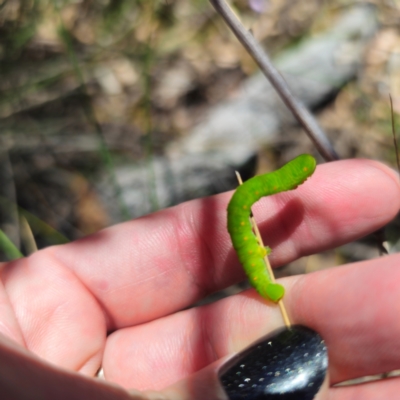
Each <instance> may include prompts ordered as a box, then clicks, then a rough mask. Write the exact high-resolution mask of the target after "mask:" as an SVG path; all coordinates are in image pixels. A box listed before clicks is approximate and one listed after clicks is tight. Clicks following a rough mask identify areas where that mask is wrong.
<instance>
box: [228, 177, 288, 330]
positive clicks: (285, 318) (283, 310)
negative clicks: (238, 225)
mask: <svg viewBox="0 0 400 400" xmlns="http://www.w3.org/2000/svg"><path fill="white" fill-rule="evenodd" d="M235 172H236V177H237V180H238V181H239V185H242V184H243V181H242V177H241V176H240V173H239V172H238V171H235ZM250 222H251V226H252V228H253V231H254V233H255V235H256V237H257V241H258V244H259V245H260V246H261V247H262V248H264V247H265V246H264V242H263V240H262V237H261V234H260V230H259V229H258V226H257V223H256V221H255V219H254V216H253V214H252V213H251V217H250ZM264 261H265V264H266V266H267V270H268V274H269V276H270V279H271V281H272V283H275V282H276V281H275V276H274V272H273V270H272V267H271V263H270V262H269V259H268V256H267V255H266V256H265V257H264ZM278 306H279V309H280V311H281V314H282V318H283V321H284V323H285V325H286V326H287V327H288V328H290V326H291V323H290V319H289V316H288V313H287V311H286V308H285V305H284V304H283V300H282V299H281V300H279V301H278Z"/></svg>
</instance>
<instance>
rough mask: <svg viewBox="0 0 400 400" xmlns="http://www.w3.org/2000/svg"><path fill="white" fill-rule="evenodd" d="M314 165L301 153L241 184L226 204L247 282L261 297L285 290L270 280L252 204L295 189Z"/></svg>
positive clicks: (273, 296) (273, 297) (275, 298)
mask: <svg viewBox="0 0 400 400" xmlns="http://www.w3.org/2000/svg"><path fill="white" fill-rule="evenodd" d="M315 167H316V161H315V159H314V157H312V156H310V155H308V154H302V155H300V156H298V157H296V158H295V159H293V160H292V161H290V162H288V163H287V164H285V165H284V166H283V167H282V168H280V169H278V170H276V171H274V172H271V173H268V174H264V175H259V176H255V177H254V178H251V179H249V180H248V181H246V182H245V183H243V185H240V186H239V187H238V188H237V189H236V191H235V193H234V194H233V196H232V199H231V201H230V202H229V204H228V232H229V234H230V236H231V240H232V243H233V247H234V248H235V250H236V253H237V255H238V257H239V260H240V262H241V263H242V265H243V268H244V270H245V272H246V275H247V276H248V278H249V281H250V284H251V285H252V286H253V287H254V288H255V289H256V290H257V292H258V293H259V294H260V295H261V296H262V297H264V298H266V299H269V300H272V301H274V302H278V301H279V300H280V299H281V298H282V297H283V295H284V293H285V290H284V288H283V286H282V285H279V284H277V283H273V282H272V281H271V277H270V276H269V273H268V270H267V267H266V265H265V261H264V257H265V255H267V254H269V253H270V252H271V250H270V249H269V247H266V248H263V247H261V246H260V245H259V244H258V242H257V239H256V237H255V235H254V233H253V231H252V228H251V224H250V213H251V206H252V205H253V204H254V203H255V202H256V201H258V200H260V198H261V197H264V196H270V195H272V194H276V193H279V192H284V191H286V190H292V189H296V187H297V186H299V185H301V184H302V183H303V182H304V181H305V180H306V179H307V178H308V177H310V176H311V175H312V174H313V173H314V171H315Z"/></svg>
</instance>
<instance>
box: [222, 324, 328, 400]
mask: <svg viewBox="0 0 400 400" xmlns="http://www.w3.org/2000/svg"><path fill="white" fill-rule="evenodd" d="M327 369H328V354H327V349H326V346H325V343H324V341H323V339H322V338H321V336H320V335H319V334H318V333H317V332H315V331H313V330H311V329H309V328H306V327H304V326H301V325H294V326H292V327H291V328H281V329H278V330H276V331H274V332H271V333H270V334H268V335H266V336H264V337H263V338H261V339H260V340H258V341H257V342H255V343H253V344H252V345H251V346H250V347H248V348H247V349H245V350H244V351H242V352H241V353H239V354H237V355H236V356H234V357H233V358H231V359H230V360H228V361H227V363H226V364H224V365H223V366H222V367H221V368H220V370H219V372H218V376H219V379H220V382H221V384H222V387H223V388H224V390H225V392H226V394H227V395H228V397H229V399H230V400H312V399H313V398H314V396H315V395H316V394H317V393H318V391H319V389H320V387H321V385H322V383H323V381H324V379H325V375H326V372H327Z"/></svg>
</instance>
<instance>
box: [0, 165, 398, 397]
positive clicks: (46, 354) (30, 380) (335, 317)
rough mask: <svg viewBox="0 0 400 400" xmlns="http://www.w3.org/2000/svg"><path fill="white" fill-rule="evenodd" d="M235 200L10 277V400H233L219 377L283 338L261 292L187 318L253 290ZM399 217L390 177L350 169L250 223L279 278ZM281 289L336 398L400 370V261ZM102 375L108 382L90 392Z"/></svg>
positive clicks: (262, 209) (1, 311)
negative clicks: (317, 338)
mask: <svg viewBox="0 0 400 400" xmlns="http://www.w3.org/2000/svg"><path fill="white" fill-rule="evenodd" d="M230 196H231V193H226V194H222V195H218V196H214V197H211V198H207V199H202V200H196V201H192V202H188V203H185V204H183V205H181V206H177V207H174V208H170V209H168V210H165V211H161V212H159V213H156V214H152V215H150V216H147V217H144V218H141V219H138V220H135V221H130V222H127V223H124V224H120V225H117V226H114V227H111V228H108V229H106V230H104V231H101V232H99V233H97V234H95V235H93V236H90V237H88V238H86V239H84V240H81V241H77V242H74V243H71V244H68V245H64V246H59V247H53V248H48V249H46V250H42V251H40V252H37V253H36V254H35V255H33V256H31V257H29V258H27V259H21V260H18V261H16V262H14V263H9V264H4V265H3V266H2V269H1V275H0V277H1V286H0V393H2V395H3V394H4V398H7V399H16V400H25V399H33V398H39V397H40V396H41V397H40V398H41V399H44V400H47V399H49V400H53V399H55V398H57V399H61V400H63V399H71V398H73V399H75V400H81V399H82V400H83V399H85V400H86V399H88V398H96V399H113V400H119V399H128V398H131V399H132V398H133V399H147V398H151V399H155V398H158V399H160V398H162V399H167V400H175V399H179V400H181V399H188V400H189V399H190V400H197V399H199V400H200V399H202V400H203V399H204V398H205V397H204V396H205V395H206V396H207V397H206V398H209V399H221V400H223V399H224V395H223V393H222V392H221V391H220V389H218V386H217V384H216V379H215V371H216V369H217V368H218V366H219V365H220V364H221V363H222V362H223V360H224V358H226V357H227V356H229V355H230V354H232V353H234V352H237V351H240V350H241V349H243V348H244V347H246V346H247V345H249V344H250V343H251V342H253V341H254V340H255V339H257V338H258V337H260V336H262V335H264V334H266V333H268V332H270V331H271V330H273V329H275V328H276V327H278V326H281V325H282V324H283V323H282V320H281V316H280V313H279V308H278V307H277V306H276V305H273V304H272V303H269V302H267V301H265V300H262V299H261V298H260V297H259V296H258V295H257V294H256V292H255V291H254V290H253V289H251V290H248V291H246V292H243V293H241V294H239V295H236V296H232V297H230V298H226V299H223V300H221V301H219V302H216V303H214V304H211V305H208V306H204V307H198V308H191V309H189V310H186V311H179V310H182V309H184V308H185V307H187V306H189V305H190V304H192V303H194V302H195V301H197V300H200V299H201V298H203V297H204V296H205V295H206V294H207V293H210V292H214V291H216V290H219V289H222V288H224V287H227V286H229V285H231V284H233V283H235V282H238V281H241V280H243V279H244V272H243V270H242V268H241V266H240V264H239V262H238V260H237V258H236V256H235V253H234V251H233V249H232V244H231V243H230V240H229V235H228V233H227V231H226V212H225V209H226V205H227V203H228V201H229V199H230ZM399 208H400V185H399V180H398V177H397V175H396V174H395V173H394V172H392V171H391V170H390V169H388V168H387V167H385V166H384V165H382V164H380V163H377V162H373V161H367V160H349V161H340V162H335V163H330V164H324V165H321V166H319V167H318V168H317V171H316V172H315V174H314V175H313V177H312V178H310V179H309V180H308V181H307V183H306V184H304V185H302V186H300V187H299V188H298V189H296V190H295V191H292V192H285V193H280V194H279V195H277V196H272V197H267V198H265V199H262V200H261V201H260V202H259V203H257V205H256V206H255V207H254V210H253V211H254V214H255V216H256V219H257V221H258V223H259V226H260V229H261V232H262V234H263V237H264V239H265V243H266V244H268V245H269V246H270V247H271V248H272V249H273V253H272V256H271V262H272V264H273V265H275V266H278V265H281V264H283V263H287V262H289V261H292V260H295V259H297V258H299V257H301V256H303V255H306V254H312V253H316V252H319V251H321V250H324V249H327V248H333V247H336V246H338V245H341V244H344V243H347V242H349V241H352V240H354V239H356V238H358V237H362V236H364V235H365V234H367V233H369V232H372V231H374V230H376V229H377V228H379V227H380V226H382V225H384V224H386V223H387V222H389V221H390V220H391V219H392V218H393V217H394V216H395V215H396V214H397V212H398V210H399ZM279 282H280V283H282V284H283V285H284V286H285V289H286V294H285V298H284V301H285V305H286V308H287V310H288V313H289V315H290V318H291V320H292V322H293V323H299V324H302V325H306V326H308V327H310V328H312V329H314V330H316V331H318V332H319V333H320V334H321V335H322V337H324V339H325V340H326V343H327V345H328V349H329V356H330V368H329V373H330V378H331V384H334V383H337V382H340V381H343V380H347V379H351V378H354V377H358V376H365V375H372V374H377V373H382V372H386V371H390V370H394V369H400V345H399V344H398V337H399V336H400V323H399V318H398V316H399V315H400V290H399V289H398V287H399V286H398V282H400V255H392V256H387V257H383V258H377V259H375V260H371V261H367V262H363V263H358V264H352V265H347V266H345V267H338V268H334V269H329V270H323V271H320V272H318V273H313V274H309V275H306V276H295V277H288V278H285V279H282V280H280V281H279ZM107 331H108V332H112V333H111V334H109V335H108V336H107V334H106V332H107ZM100 365H102V366H103V368H104V372H105V376H106V381H105V382H104V381H102V382H101V381H99V380H97V379H92V378H91V377H93V376H94V375H95V374H96V371H97V370H98V368H99V367H100ZM76 371H79V372H80V374H76V373H75V372H76ZM85 376H86V377H88V378H86V377H85ZM178 381H180V382H179V383H176V382H178ZM110 383H115V384H117V385H119V386H117V385H111V384H110ZM204 387H207V390H208V393H207V394H205V392H204ZM132 388H135V389H137V390H138V391H130V392H128V391H127V390H128V389H132ZM139 391H140V392H139ZM143 391H144V392H143ZM398 393H400V378H394V379H389V380H383V381H379V382H375V383H370V384H367V385H360V386H352V387H347V388H331V389H329V391H328V392H327V394H326V395H324V396H322V397H321V399H322V400H324V399H329V400H339V399H340V400H350V399H373V400H377V399H390V398H396V395H398ZM35 396H36V397H35Z"/></svg>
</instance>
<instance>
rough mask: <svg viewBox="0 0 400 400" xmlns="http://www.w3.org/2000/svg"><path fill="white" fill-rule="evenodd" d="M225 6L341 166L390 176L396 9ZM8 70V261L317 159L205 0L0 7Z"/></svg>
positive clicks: (315, 1) (4, 173) (76, 0)
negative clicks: (348, 163) (376, 168)
mask: <svg viewBox="0 0 400 400" xmlns="http://www.w3.org/2000/svg"><path fill="white" fill-rule="evenodd" d="M231 4H232V7H233V8H234V10H235V12H236V13H237V14H238V15H239V16H240V18H241V20H242V22H243V24H244V25H245V26H246V27H247V28H248V29H251V31H252V33H253V35H254V36H255V37H256V38H257V39H258V40H259V41H260V42H261V43H262V45H263V46H264V48H265V49H266V50H267V51H268V53H269V55H270V56H271V57H272V59H273V60H274V61H275V62H276V65H277V66H278V67H279V68H280V69H281V70H282V71H284V72H283V73H284V76H285V79H287V81H288V83H289V84H290V85H291V86H292V87H293V88H294V92H295V93H296V94H297V95H298V96H299V98H300V99H301V100H302V101H304V102H305V104H306V105H307V106H309V107H310V108H311V109H312V110H313V112H314V114H315V115H316V117H317V118H318V120H319V122H320V124H321V126H322V127H323V129H324V130H325V132H326V134H327V136H328V137H329V138H330V140H331V141H332V143H333V145H334V147H335V149H336V151H337V152H338V153H339V154H340V156H341V157H343V158H348V157H366V158H373V159H378V160H381V161H383V162H385V163H387V164H389V165H391V166H393V167H394V168H396V151H395V148H394V145H393V137H392V129H391V114H390V104H389V93H390V94H391V96H392V98H393V104H394V110H395V113H399V112H400V31H399V26H400V12H399V3H398V2H397V1H395V0H386V1H370V2H360V1H358V2H356V1H344V0H331V1H323V0H248V1H247V0H238V1H234V2H232V3H231ZM0 71H1V77H0V179H1V181H0V205H1V207H0V228H1V231H2V233H3V234H2V235H1V238H0V239H1V246H2V251H1V259H2V260H6V259H10V258H13V257H16V256H18V253H16V252H15V249H14V250H13V246H12V245H11V244H10V241H11V242H12V243H13V244H14V245H15V246H16V248H18V249H20V251H21V252H22V254H25V255H26V254H29V253H30V252H32V251H35V243H36V244H37V246H38V247H39V248H43V247H46V246H49V245H52V244H58V243H64V242H67V241H70V240H74V239H77V238H80V237H83V236H85V235H88V234H90V233H93V232H96V231H98V230H100V229H102V228H104V227H106V226H109V225H112V224H115V223H118V222H120V221H124V220H128V219H130V218H135V217H139V216H141V215H144V214H147V213H149V212H153V211H156V210H158V209H161V208H164V207H167V206H171V205H174V204H178V203H180V202H182V201H186V200H189V199H192V198H197V197H202V196H206V195H211V194H215V193H219V192H223V191H226V190H229V189H232V188H234V187H235V186H236V182H235V176H234V173H233V171H234V170H235V169H239V170H240V171H241V172H242V174H243V176H244V178H248V177H249V176H251V175H252V174H254V173H263V172H267V171H270V170H273V169H275V168H277V167H278V166H280V165H282V164H283V163H284V162H287V161H288V160H289V159H291V158H293V157H294V156H295V155H297V154H300V153H302V152H309V153H311V154H314V155H317V154H316V151H315V149H314V147H313V145H312V144H311V143H310V140H309V139H308V137H307V136H306V135H305V134H304V132H303V131H302V129H301V128H300V127H299V126H298V125H297V124H296V123H295V121H294V120H293V118H292V117H291V116H290V115H289V114H288V113H287V111H286V110H284V107H283V106H282V104H281V103H280V100H279V99H277V97H276V95H275V93H273V91H272V90H271V88H270V87H269V86H268V84H267V82H266V80H265V78H264V77H262V76H261V75H259V73H258V68H257V66H256V65H255V63H254V62H253V61H252V59H251V58H250V56H249V55H248V54H247V53H246V51H245V50H244V49H243V48H242V46H241V45H240V44H239V43H238V41H237V40H236V39H235V37H234V36H233V35H232V33H231V32H230V31H229V29H228V28H227V26H226V25H225V23H224V22H223V20H222V18H221V17H220V16H219V15H218V14H217V13H216V12H215V10H214V9H213V8H212V6H211V5H210V3H209V1H208V0H190V1H189V0H186V1H184V0H160V1H149V0H146V1H145V0H136V1H132V0H98V1H92V0H65V1H62V0H3V1H1V0H0ZM396 125H397V122H396ZM319 160H320V161H322V159H321V158H319ZM397 227H398V224H396V223H394V225H393V226H392V228H391V231H390V232H389V236H390V235H392V236H395V233H396V232H397V231H398V228H397ZM366 243H368V240H367V241H364V242H360V243H358V244H354V245H353V247H352V248H351V249H348V248H347V247H346V246H345V247H344V248H343V249H341V250H340V251H336V252H333V253H329V254H325V255H320V256H319V258H317V259H314V261H313V259H311V261H310V259H308V261H307V262H306V261H302V260H300V261H299V263H298V264H296V265H294V266H289V267H285V268H286V269H285V270H283V271H282V272H280V273H282V274H288V273H298V272H304V271H305V270H308V271H312V270H314V269H319V268H323V267H325V266H328V265H332V264H340V263H342V262H345V261H348V260H354V259H360V258H364V257H366V256H367V257H368V256H376V255H377V251H376V249H374V248H373V247H367V248H366V247H365V246H366ZM354 246H355V247H354ZM366 249H368V250H366Z"/></svg>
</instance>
